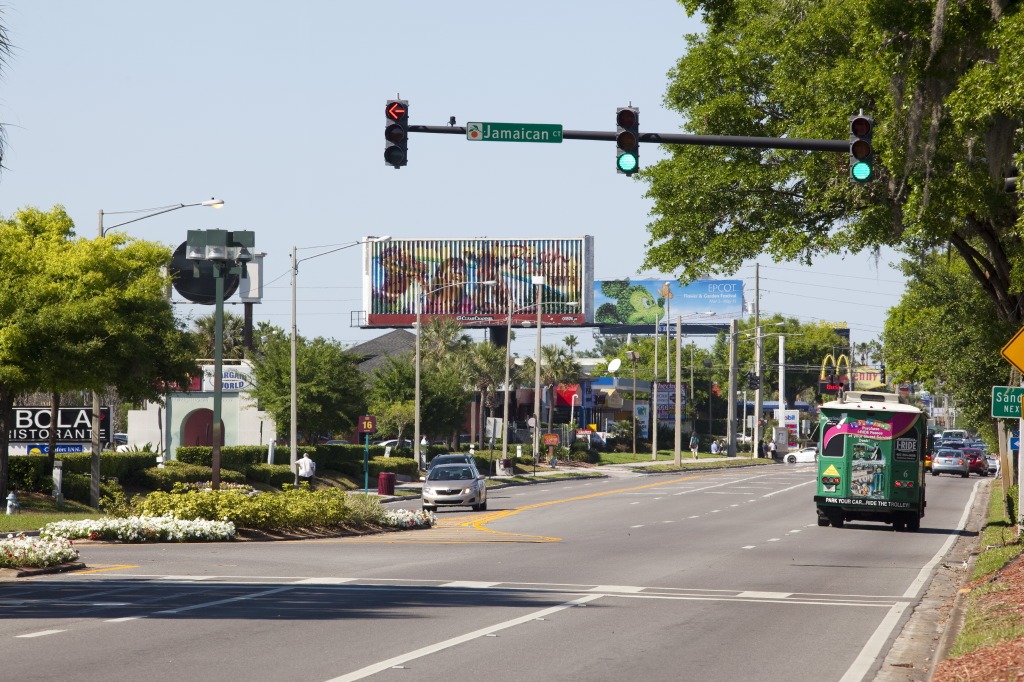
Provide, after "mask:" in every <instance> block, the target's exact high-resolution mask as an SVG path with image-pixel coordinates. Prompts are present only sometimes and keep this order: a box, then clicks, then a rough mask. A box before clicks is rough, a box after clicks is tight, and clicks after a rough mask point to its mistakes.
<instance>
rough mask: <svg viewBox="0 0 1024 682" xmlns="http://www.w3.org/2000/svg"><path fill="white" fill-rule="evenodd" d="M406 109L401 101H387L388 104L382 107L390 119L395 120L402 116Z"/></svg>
mask: <svg viewBox="0 0 1024 682" xmlns="http://www.w3.org/2000/svg"><path fill="white" fill-rule="evenodd" d="M406 111H408V110H407V109H406V108H405V106H404V105H403V103H402V102H389V103H388V105H387V106H386V107H385V108H384V113H385V114H386V115H387V117H388V118H390V119H391V120H392V121H397V120H399V119H400V118H402V117H403V116H405V112H406Z"/></svg>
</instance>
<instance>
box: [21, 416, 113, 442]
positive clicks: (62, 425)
mask: <svg viewBox="0 0 1024 682" xmlns="http://www.w3.org/2000/svg"><path fill="white" fill-rule="evenodd" d="M52 426H54V425H53V424H52V421H51V419H50V408H49V407H15V408H14V410H12V412H11V418H10V422H9V431H8V435H9V436H10V439H11V443H40V442H44V441H46V440H48V439H49V438H50V429H51V427H52ZM54 428H55V429H56V431H57V442H58V443H88V442H89V441H91V440H92V408H91V407H62V408H60V410H59V411H58V413H57V424H56V426H55V427H54ZM109 441H110V408H109V407H101V408H100V442H101V443H107V442H109Z"/></svg>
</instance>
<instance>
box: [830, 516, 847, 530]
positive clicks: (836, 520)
mask: <svg viewBox="0 0 1024 682" xmlns="http://www.w3.org/2000/svg"><path fill="white" fill-rule="evenodd" d="M828 520H829V521H831V522H832V527H833V528H842V527H843V523H844V522H845V521H846V519H844V518H843V515H842V513H839V514H829V517H828Z"/></svg>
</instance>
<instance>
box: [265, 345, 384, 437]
mask: <svg viewBox="0 0 1024 682" xmlns="http://www.w3.org/2000/svg"><path fill="white" fill-rule="evenodd" d="M262 336H263V337H265V339H263V340H261V344H260V352H258V353H257V354H256V357H255V358H254V359H253V365H252V377H251V378H252V385H253V387H252V393H251V395H252V397H253V399H255V400H256V401H257V403H258V404H259V405H260V407H261V408H262V409H264V410H266V411H267V413H268V414H270V415H271V416H272V417H273V418H274V422H275V423H276V425H277V428H278V431H279V433H290V431H291V339H290V337H288V336H286V335H285V334H284V333H277V332H276V331H274V332H271V333H270V334H266V333H264V334H263V335H262ZM356 364H357V363H356V358H355V356H353V355H352V354H351V353H348V352H347V351H345V349H344V348H342V346H341V344H340V343H339V342H338V341H334V340H328V339H324V338H322V337H317V338H315V339H313V340H312V341H309V340H307V339H305V338H304V337H302V336H299V337H298V338H296V346H295V373H296V379H297V381H296V384H295V394H296V401H295V411H296V417H297V424H296V428H297V430H300V431H302V432H303V433H305V434H310V435H320V434H332V435H333V434H337V433H344V432H346V431H349V430H351V429H352V427H353V426H355V423H356V419H358V418H359V415H361V414H363V413H364V411H365V408H366V403H365V391H364V386H363V376H362V373H361V372H360V371H359V369H358V368H357V366H356Z"/></svg>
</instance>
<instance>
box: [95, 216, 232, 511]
mask: <svg viewBox="0 0 1024 682" xmlns="http://www.w3.org/2000/svg"><path fill="white" fill-rule="evenodd" d="M223 205H224V200H223V199H213V198H210V199H207V200H206V201H197V202H195V203H192V204H171V205H169V206H156V207H153V208H143V209H138V210H134V211H109V212H104V211H103V209H100V210H99V215H98V219H97V225H96V227H97V232H96V236H98V237H99V238H101V239H102V238H103V237H104V236H105V235H106V234H107V232H109V231H110V230H113V229H115V228H118V227H123V226H124V225H128V224H130V223H137V222H139V221H140V220H146V219H147V218H152V217H154V216H158V215H163V214H164V213H170V212H171V211H177V210H179V209H182V208H189V207H192V206H210V207H212V208H220V207H222V206H223ZM129 213H144V214H145V215H141V216H138V217H137V218H132V219H131V220H125V221H123V222H120V223H117V224H116V225H108V226H106V227H104V225H103V216H105V215H125V214H129ZM100 448H101V443H100V395H99V393H97V392H96V391H93V392H92V462H91V474H92V480H91V481H90V482H89V505H90V506H92V507H99V506H100Z"/></svg>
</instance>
